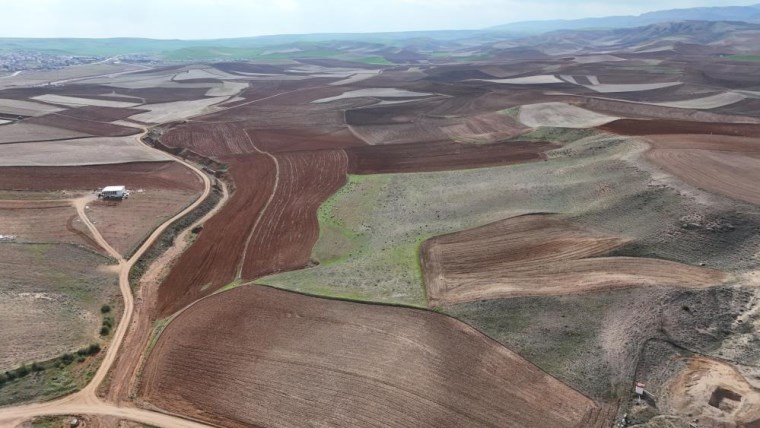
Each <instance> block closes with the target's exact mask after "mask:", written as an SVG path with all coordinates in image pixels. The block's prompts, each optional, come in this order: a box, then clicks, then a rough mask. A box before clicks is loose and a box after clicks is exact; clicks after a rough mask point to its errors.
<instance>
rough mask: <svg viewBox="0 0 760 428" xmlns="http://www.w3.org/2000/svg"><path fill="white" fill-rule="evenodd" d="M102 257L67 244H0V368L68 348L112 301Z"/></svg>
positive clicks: (93, 334) (114, 293) (88, 338)
mask: <svg viewBox="0 0 760 428" xmlns="http://www.w3.org/2000/svg"><path fill="white" fill-rule="evenodd" d="M107 263H108V259H107V258H105V257H103V256H100V255H97V254H95V253H92V252H90V251H87V250H84V249H81V248H79V247H75V246H72V245H44V244H13V243H0V272H2V275H0V325H2V326H3V328H0V343H2V344H3V346H2V347H0V371H5V370H10V369H13V368H15V367H17V366H18V365H20V364H21V363H28V364H29V363H31V362H33V361H41V360H45V359H48V358H52V357H57V356H60V355H61V354H62V353H64V352H74V351H76V350H77V349H79V348H81V347H82V346H85V345H89V344H90V343H92V342H93V341H95V340H96V339H97V338H98V329H99V328H100V322H101V320H100V318H101V314H100V306H101V305H103V304H105V303H110V304H111V305H112V306H114V305H115V304H118V302H119V299H120V294H119V288H118V284H117V278H116V271H115V270H114V269H113V266H109V265H107Z"/></svg>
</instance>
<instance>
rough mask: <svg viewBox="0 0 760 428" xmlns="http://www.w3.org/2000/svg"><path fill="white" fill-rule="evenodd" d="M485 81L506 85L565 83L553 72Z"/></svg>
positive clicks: (485, 80)
mask: <svg viewBox="0 0 760 428" xmlns="http://www.w3.org/2000/svg"><path fill="white" fill-rule="evenodd" d="M481 80H482V81H484V82H491V83H503V84H505V85H548V84H552V83H565V82H564V81H563V80H562V79H560V78H558V77H557V76H555V75H553V74H541V75H538V76H526V77H513V78H508V79H481Z"/></svg>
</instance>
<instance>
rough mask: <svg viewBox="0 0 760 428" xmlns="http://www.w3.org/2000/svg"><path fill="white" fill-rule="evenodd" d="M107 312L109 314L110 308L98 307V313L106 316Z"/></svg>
mask: <svg viewBox="0 0 760 428" xmlns="http://www.w3.org/2000/svg"><path fill="white" fill-rule="evenodd" d="M109 312H111V307H110V306H108V305H103V306H101V307H100V313H102V314H107V313H109Z"/></svg>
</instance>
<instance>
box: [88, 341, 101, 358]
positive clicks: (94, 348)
mask: <svg viewBox="0 0 760 428" xmlns="http://www.w3.org/2000/svg"><path fill="white" fill-rule="evenodd" d="M98 352H100V345H98V344H97V343H93V344H92V345H90V346H89V347H88V348H87V353H88V354H89V355H95V354H97V353H98Z"/></svg>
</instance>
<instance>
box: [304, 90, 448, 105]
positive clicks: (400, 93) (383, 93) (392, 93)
mask: <svg viewBox="0 0 760 428" xmlns="http://www.w3.org/2000/svg"><path fill="white" fill-rule="evenodd" d="M432 95H435V94H430V93H427V92H413V91H407V90H405V89H395V88H367V89H357V90H355V91H349V92H344V93H342V94H341V95H338V96H334V97H328V98H320V99H318V100H314V101H312V103H315V104H319V103H329V102H331V101H338V100H344V99H349V98H362V97H371V98H375V97H378V98H421V97H428V96H432Z"/></svg>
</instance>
